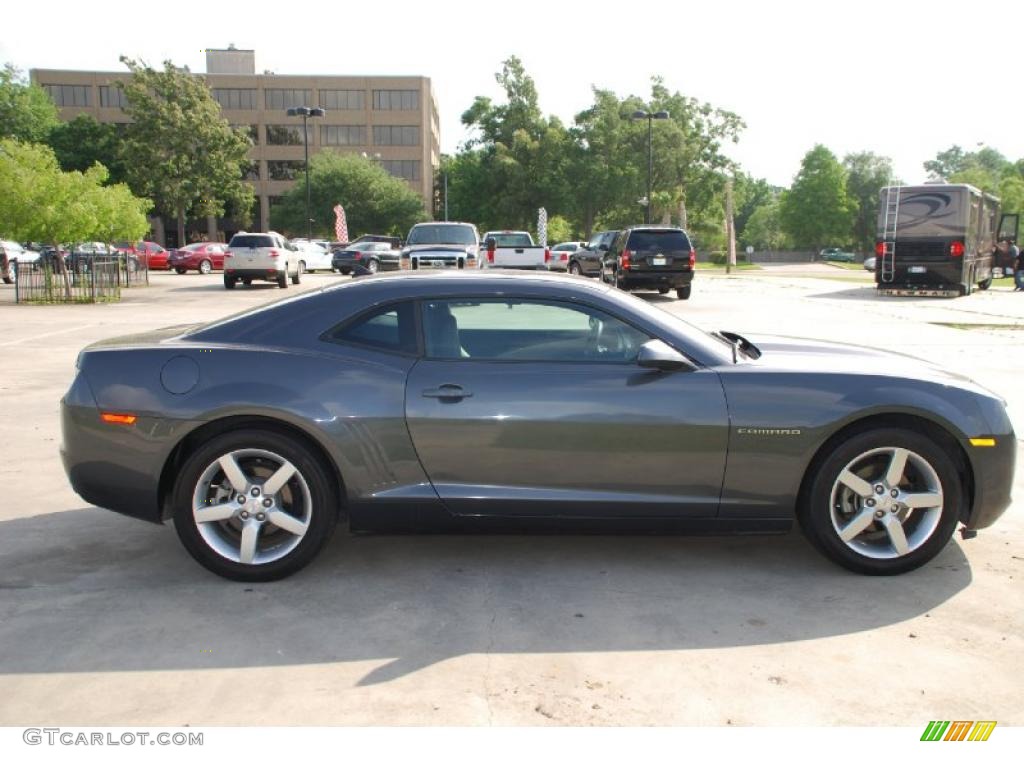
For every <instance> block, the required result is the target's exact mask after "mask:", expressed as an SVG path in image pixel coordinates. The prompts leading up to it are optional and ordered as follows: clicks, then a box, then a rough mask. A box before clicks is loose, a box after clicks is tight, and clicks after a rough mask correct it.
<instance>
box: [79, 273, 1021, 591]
mask: <svg viewBox="0 0 1024 768" xmlns="http://www.w3.org/2000/svg"><path fill="white" fill-rule="evenodd" d="M77 367H78V373H77V375H76V376H75V379H74V382H73V383H72V384H71V388H70V390H69V391H68V393H67V395H65V397H64V399H63V401H62V403H61V418H62V422H63V446H62V455H63V459H64V465H65V468H66V470H67V473H68V477H69V478H70V480H71V484H72V486H73V487H74V489H75V491H77V492H78V493H79V494H80V495H81V496H82V498H83V499H85V500H86V501H88V502H90V503H92V504H96V505H99V506H101V507H107V508H108V509H112V510H114V511H116V512H121V513H123V514H125V515H130V516H132V517H137V518H141V519H143V520H148V521H150V522H153V523H160V522H162V521H164V520H167V519H170V518H173V519H174V523H175V527H176V529H177V531H178V535H179V537H180V538H181V541H182V543H183V544H184V545H185V548H186V549H187V550H188V551H189V553H191V554H192V556H193V557H194V558H195V559H196V560H198V561H199V562H200V563H201V564H202V565H203V566H205V567H206V568H208V569H210V570H211V571H213V572H215V573H218V574H220V575H222V576H226V577H228V578H231V579H238V580H244V581H262V580H270V579H277V578H281V577H283V576H287V575H288V574H291V573H293V572H295V571H297V570H298V569H300V568H302V567H303V566H305V565H306V564H307V563H309V562H310V561H311V560H312V559H313V558H314V556H315V555H316V554H317V552H318V551H319V550H320V549H321V547H323V546H324V544H325V543H326V542H327V540H328V538H329V537H330V535H331V532H332V531H333V529H334V527H335V524H336V523H337V521H338V520H339V519H340V520H346V521H347V522H348V524H349V526H350V527H351V528H352V529H353V530H359V531H365V530H431V529H433V530H436V529H438V528H444V529H454V530H466V529H479V528H490V529H493V528H495V527H496V528H499V529H507V528H508V526H509V525H511V526H514V527H515V528H517V529H519V528H522V527H525V526H526V525H527V524H529V525H532V526H534V527H557V528H558V529H562V530H564V529H565V528H566V527H569V528H572V527H574V526H576V525H591V526H593V525H599V526H612V527H615V528H617V529H629V528H636V527H639V528H642V529H645V530H651V529H657V530H666V531H702V532H708V531H710V532H744V533H751V532H761V533H769V532H781V531H786V530H789V529H790V528H791V527H792V525H793V523H794V521H798V522H799V523H800V525H801V527H802V528H803V530H804V531H805V533H806V534H807V536H808V537H809V539H810V540H811V542H813V544H814V546H816V547H817V548H818V549H819V550H820V551H821V552H822V553H824V554H825V555H826V556H828V557H829V558H831V559H832V560H834V561H835V562H837V563H839V564H840V565H842V566H845V567H846V568H849V569H851V570H854V571H858V572H861V573H867V574H879V575H886V574H896V573H901V572H904V571H908V570H910V569H913V568H917V567H919V566H921V565H922V564H924V563H926V562H928V561H929V560H930V559H931V558H932V557H934V556H935V555H936V554H937V553H938V552H939V551H940V550H941V549H942V548H943V547H944V546H945V545H946V543H947V542H948V541H949V539H950V537H951V536H952V535H953V532H954V529H955V528H956V527H957V524H958V523H962V524H963V526H964V532H965V534H968V535H969V532H972V531H974V530H976V529H978V528H984V527H986V526H989V525H991V524H992V523H993V522H994V521H995V520H996V519H997V518H998V517H999V515H1000V514H1001V513H1002V512H1003V511H1004V510H1005V509H1006V508H1007V506H1008V505H1009V503H1010V487H1011V484H1012V480H1013V470H1014V461H1015V442H1014V436H1013V430H1012V427H1011V425H1010V421H1009V419H1008V417H1007V414H1006V410H1005V407H1004V403H1003V401H1002V400H1000V398H999V397H997V396H996V395H994V394H992V393H991V392H989V391H987V390H985V389H984V388H983V387H980V386H978V385H977V384H975V383H973V382H972V381H971V380H969V379H966V378H963V377H961V376H958V375H955V374H952V373H946V372H943V371H941V370H938V369H936V368H934V367H932V366H930V365H929V364H927V363H925V362H922V361H920V360H917V359H914V358H911V357H908V356H905V355H896V354H890V353H884V352H879V351H875V350H871V349H865V348H858V347H851V346H847V345H844V346H837V345H833V344H828V343H825V342H820V341H805V340H798V339H788V338H767V337H766V338H763V339H761V338H755V339H752V340H747V339H745V338H743V337H742V336H739V335H737V334H733V333H727V332H719V333H710V334H709V333H705V332H703V331H700V330H698V329H696V328H694V327H692V326H690V325H689V324H687V323H685V322H683V321H682V320H680V319H678V318H677V317H674V316H672V315H670V314H668V313H666V312H663V311H661V310H659V309H657V308H655V307H652V306H651V305H649V304H648V303H646V302H644V301H643V300H641V299H638V298H635V297H632V296H630V295H629V294H627V293H624V292H622V291H619V290H617V289H614V288H610V287H608V286H605V285H602V284H599V283H594V282H592V281H588V280H585V279H583V278H576V277H564V276H558V275H545V274H537V275H533V274H531V275H524V274H522V273H515V274H502V273H500V272H495V271H488V272H486V273H481V272H476V271H462V272H456V271H452V272H441V273H437V272H424V273H408V272H407V273H398V274H391V275H380V276H376V277H365V278H358V279H356V280H353V281H349V282H346V283H344V284H341V285H335V286H332V287H330V288H326V289H324V290H319V291H312V292H309V293H306V294H303V295H301V296H297V297H294V298H289V299H286V300H284V301H281V302H278V303H275V304H272V305H270V306H266V307H263V308H260V309H256V310H252V311H248V312H244V313H242V314H239V315H235V316H233V317H229V318H226V319H224V320H220V321H218V322H215V323H212V324H209V325H203V326H198V327H196V326H193V327H177V328H167V329H164V330H160V331H154V332H151V333H145V334H140V335H137V336H127V337H123V338H117V339H111V340H109V341H104V342H100V343H98V344H94V345H92V346H90V347H88V348H87V349H85V350H84V351H83V352H82V353H81V355H80V356H79V359H78V366H77ZM544 523H547V526H545V525H544ZM552 523H553V524H554V525H553V526H552Z"/></svg>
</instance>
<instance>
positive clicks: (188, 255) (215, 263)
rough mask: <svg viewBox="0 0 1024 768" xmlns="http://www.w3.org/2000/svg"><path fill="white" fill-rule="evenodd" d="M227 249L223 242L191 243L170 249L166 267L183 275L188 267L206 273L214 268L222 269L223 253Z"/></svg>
mask: <svg viewBox="0 0 1024 768" xmlns="http://www.w3.org/2000/svg"><path fill="white" fill-rule="evenodd" d="M227 249H228V247H227V244H225V243H192V244H191V245H186V246H185V247H184V248H178V249H176V250H173V251H171V255H170V256H169V257H168V260H167V267H168V269H173V270H174V271H175V272H177V273H178V274H179V275H184V274H185V273H186V272H188V271H189V270H190V269H195V270H198V271H200V272H202V273H203V274H204V275H208V274H210V272H212V271H213V270H215V269H224V253H225V252H226V251H227Z"/></svg>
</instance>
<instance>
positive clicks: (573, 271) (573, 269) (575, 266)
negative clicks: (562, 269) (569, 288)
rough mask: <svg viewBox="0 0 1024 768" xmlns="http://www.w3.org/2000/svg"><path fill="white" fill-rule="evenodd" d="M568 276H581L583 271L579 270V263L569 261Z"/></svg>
mask: <svg viewBox="0 0 1024 768" xmlns="http://www.w3.org/2000/svg"><path fill="white" fill-rule="evenodd" d="M567 271H568V272H569V274H570V275H582V274H583V270H582V269H580V263H579V262H578V261H570V262H569V267H568V270H567Z"/></svg>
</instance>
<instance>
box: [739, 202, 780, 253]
mask: <svg viewBox="0 0 1024 768" xmlns="http://www.w3.org/2000/svg"><path fill="white" fill-rule="evenodd" d="M740 242H741V243H742V244H743V245H744V246H747V245H752V246H753V247H754V248H757V249H762V250H769V251H778V250H785V249H786V248H788V247H789V246H790V240H789V236H788V235H787V234H786V233H785V231H784V230H783V229H782V220H781V216H780V215H779V201H778V200H769V201H768V202H767V203H764V204H763V205H760V206H758V207H757V208H756V209H755V210H754V212H753V213H751V214H750V216H749V217H748V218H747V222H746V226H745V227H744V229H743V237H742V238H741V240H740Z"/></svg>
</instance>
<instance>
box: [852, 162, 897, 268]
mask: <svg viewBox="0 0 1024 768" xmlns="http://www.w3.org/2000/svg"><path fill="white" fill-rule="evenodd" d="M843 167H844V168H845V169H846V192H847V195H848V196H849V198H850V200H851V201H852V202H853V203H854V205H856V208H857V212H856V215H855V218H854V223H853V238H854V241H853V242H854V246H855V247H856V248H858V249H860V250H862V251H866V252H869V253H870V252H871V251H872V248H874V245H875V235H876V231H875V230H876V229H877V223H878V193H879V190H881V189H882V187H885V186H888V185H889V183H890V182H893V183H897V184H898V183H899V181H898V179H896V178H895V176H894V172H893V167H892V160H890V159H889V158H888V157H881V156H879V155H876V154H874V153H873V152H854V153H851V154H848V155H847V156H846V157H844V158H843Z"/></svg>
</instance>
